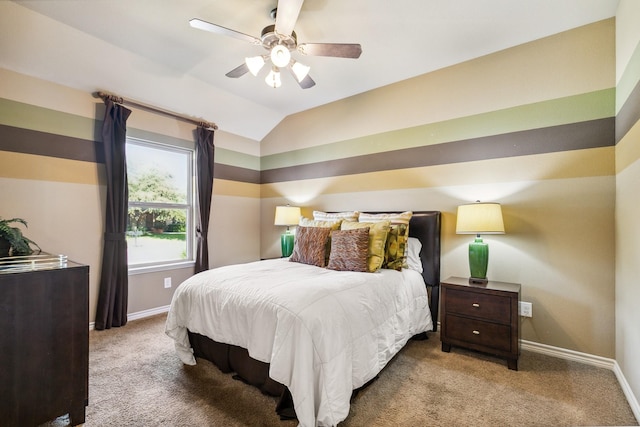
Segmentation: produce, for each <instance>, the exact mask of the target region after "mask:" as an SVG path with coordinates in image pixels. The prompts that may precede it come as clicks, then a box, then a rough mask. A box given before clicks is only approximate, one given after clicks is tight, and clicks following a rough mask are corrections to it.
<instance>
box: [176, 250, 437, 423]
mask: <svg viewBox="0 0 640 427" xmlns="http://www.w3.org/2000/svg"><path fill="white" fill-rule="evenodd" d="M187 329H189V330H190V331H192V332H196V333H199V334H202V335H205V336H207V337H209V338H211V339H213V340H215V341H218V342H223V343H227V344H234V345H237V346H240V347H244V348H246V349H247V350H248V351H249V355H250V356H251V357H253V358H254V359H257V360H260V361H263V362H267V363H270V370H269V376H270V377H271V378H272V379H274V380H276V381H278V382H280V383H282V384H284V385H286V386H287V387H288V388H289V390H290V392H291V395H292V397H293V402H294V406H295V410H296V415H297V417H298V422H299V423H300V425H301V426H304V427H307V426H335V425H337V424H338V423H339V422H340V421H342V420H344V419H345V418H346V417H347V415H348V413H349V401H350V398H351V393H352V390H354V389H355V388H358V387H360V386H362V385H364V384H365V383H366V382H367V381H369V380H371V379H372V378H374V377H375V376H376V375H377V374H378V372H380V370H381V369H382V368H383V367H384V366H385V365H386V364H387V363H388V362H389V360H391V358H392V357H393V356H394V355H395V354H396V353H397V352H398V351H399V350H400V349H401V348H402V347H403V346H404V345H405V344H406V342H407V340H408V339H409V338H411V336H413V335H415V334H417V333H420V332H424V331H427V330H431V329H432V319H431V314H430V311H429V306H428V298H427V292H426V287H425V284H424V281H423V280H422V276H421V275H420V274H419V273H417V272H416V271H413V270H407V269H405V270H403V271H402V272H398V271H393V270H381V272H379V273H356V272H339V271H332V270H327V269H324V268H319V267H314V266H309V265H305V264H300V263H296V262H288V260H286V259H276V260H266V261H258V262H253V263H248V264H239V265H231V266H227V267H221V268H216V269H213V270H208V271H204V272H202V273H199V274H197V275H195V276H193V277H191V278H189V279H188V280H186V281H185V282H183V283H182V284H181V285H180V286H179V287H178V288H177V289H176V292H175V294H174V297H173V301H172V302H171V308H170V310H169V315H168V318H167V324H166V333H167V335H169V336H170V337H171V338H173V339H174V340H175V347H176V351H177V353H178V355H179V357H180V359H181V360H182V361H183V362H184V363H185V364H190V365H193V364H195V358H194V356H193V351H192V349H191V347H190V345H189V339H188V335H187Z"/></svg>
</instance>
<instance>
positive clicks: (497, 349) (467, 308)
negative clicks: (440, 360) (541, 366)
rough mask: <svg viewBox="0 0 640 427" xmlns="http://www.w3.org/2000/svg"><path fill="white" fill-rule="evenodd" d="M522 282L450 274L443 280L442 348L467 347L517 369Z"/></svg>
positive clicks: (447, 350)
mask: <svg viewBox="0 0 640 427" xmlns="http://www.w3.org/2000/svg"><path fill="white" fill-rule="evenodd" d="M519 301H520V285H519V284H517V283H508V282H496V281H493V280H489V281H488V282H487V283H484V284H475V283H469V279H466V278H462V277H449V278H448V279H446V280H444V281H442V282H441V283H440V310H441V314H440V322H441V328H440V340H441V341H442V351H445V352H449V351H450V350H451V346H452V345H453V346H458V347H465V348H468V349H471V350H477V351H481V352H484V353H488V354H492V355H494V356H498V357H502V358H505V359H507V365H508V367H509V369H513V370H516V371H517V370H518V357H519V356H520V321H519V318H518V302H519Z"/></svg>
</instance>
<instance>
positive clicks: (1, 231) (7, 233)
mask: <svg viewBox="0 0 640 427" xmlns="http://www.w3.org/2000/svg"><path fill="white" fill-rule="evenodd" d="M13 223H20V224H22V225H24V226H25V227H27V222H26V221H25V220H24V219H22V218H11V219H2V218H0V239H4V240H6V241H7V242H9V253H8V255H10V256H12V255H30V254H32V253H33V248H31V245H34V246H35V247H37V248H38V249H39V250H41V249H40V246H38V244H37V243H35V242H34V241H33V240H31V239H29V238H28V237H26V236H24V235H23V234H22V230H20V229H19V228H18V227H12V226H10V225H9V224H13Z"/></svg>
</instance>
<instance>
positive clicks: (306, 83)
mask: <svg viewBox="0 0 640 427" xmlns="http://www.w3.org/2000/svg"><path fill="white" fill-rule="evenodd" d="M296 81H298V80H297V79H296ZM298 84H299V85H300V87H301V88H302V89H309V88H310V87H314V86H315V85H316V82H314V81H313V79H312V78H311V76H309V74H307V77H305V78H304V79H302V81H301V82H298Z"/></svg>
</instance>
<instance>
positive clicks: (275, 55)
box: [271, 44, 291, 68]
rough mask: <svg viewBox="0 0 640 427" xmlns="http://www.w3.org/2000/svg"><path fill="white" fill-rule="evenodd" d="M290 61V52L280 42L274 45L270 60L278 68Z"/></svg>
mask: <svg viewBox="0 0 640 427" xmlns="http://www.w3.org/2000/svg"><path fill="white" fill-rule="evenodd" d="M289 61H291V52H289V49H287V48H286V47H284V46H283V45H281V44H278V45H275V46H274V47H273V49H271V62H272V63H273V65H275V66H276V67H279V68H284V67H286V66H287V65H289Z"/></svg>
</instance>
